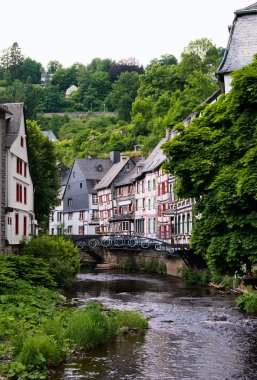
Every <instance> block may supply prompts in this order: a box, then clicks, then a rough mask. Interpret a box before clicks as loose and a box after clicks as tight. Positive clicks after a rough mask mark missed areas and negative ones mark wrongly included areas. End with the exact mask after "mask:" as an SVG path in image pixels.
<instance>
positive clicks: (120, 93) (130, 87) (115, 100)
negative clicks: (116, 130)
mask: <svg viewBox="0 0 257 380" xmlns="http://www.w3.org/2000/svg"><path fill="white" fill-rule="evenodd" d="M138 88H139V74H138V73H137V72H135V71H132V72H125V73H121V74H120V76H119V78H118V79H117V81H116V82H114V83H113V85H112V91H111V92H110V94H109V96H108V97H107V99H106V104H107V106H110V107H111V108H112V109H114V110H115V111H117V112H118V114H119V117H120V118H121V119H122V120H125V121H129V120H130V117H131V116H130V114H131V107H132V103H133V101H134V100H135V98H136V96H137V90H138Z"/></svg>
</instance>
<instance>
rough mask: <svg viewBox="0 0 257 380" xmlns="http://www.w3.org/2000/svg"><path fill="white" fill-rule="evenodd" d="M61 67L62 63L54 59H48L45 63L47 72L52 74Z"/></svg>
mask: <svg viewBox="0 0 257 380" xmlns="http://www.w3.org/2000/svg"><path fill="white" fill-rule="evenodd" d="M61 68H62V64H61V63H60V62H58V61H56V60H53V61H49V62H48V64H47V72H48V73H50V74H54V73H55V72H56V71H57V70H59V69H61Z"/></svg>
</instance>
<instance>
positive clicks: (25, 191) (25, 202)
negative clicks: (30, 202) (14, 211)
mask: <svg viewBox="0 0 257 380" xmlns="http://www.w3.org/2000/svg"><path fill="white" fill-rule="evenodd" d="M23 196H24V204H25V205H26V204H27V188H26V187H25V186H24V189H23Z"/></svg>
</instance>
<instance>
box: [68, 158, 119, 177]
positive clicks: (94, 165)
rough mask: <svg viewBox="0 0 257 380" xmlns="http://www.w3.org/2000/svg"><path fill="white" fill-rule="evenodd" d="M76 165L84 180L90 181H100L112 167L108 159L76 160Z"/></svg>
mask: <svg viewBox="0 0 257 380" xmlns="http://www.w3.org/2000/svg"><path fill="white" fill-rule="evenodd" d="M76 163H77V164H78V166H79V168H80V170H81V171H82V173H83V175H84V177H85V179H92V180H101V179H102V178H103V175H104V174H105V173H106V172H107V171H108V170H109V169H110V168H111V167H112V165H113V163H112V161H111V160H110V158H92V159H90V158H77V159H76Z"/></svg>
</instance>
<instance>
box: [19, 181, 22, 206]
mask: <svg viewBox="0 0 257 380" xmlns="http://www.w3.org/2000/svg"><path fill="white" fill-rule="evenodd" d="M19 188H20V202H22V186H21V185H19Z"/></svg>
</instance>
